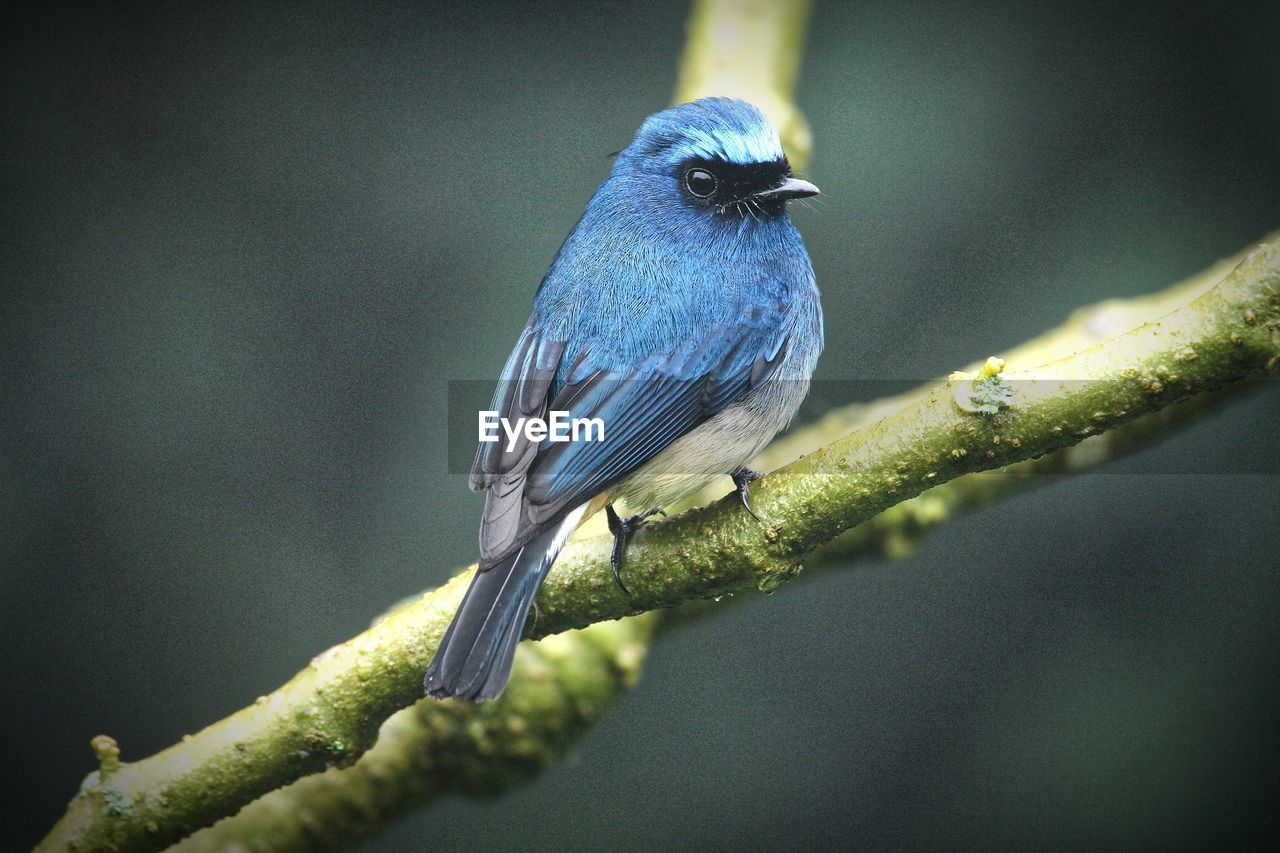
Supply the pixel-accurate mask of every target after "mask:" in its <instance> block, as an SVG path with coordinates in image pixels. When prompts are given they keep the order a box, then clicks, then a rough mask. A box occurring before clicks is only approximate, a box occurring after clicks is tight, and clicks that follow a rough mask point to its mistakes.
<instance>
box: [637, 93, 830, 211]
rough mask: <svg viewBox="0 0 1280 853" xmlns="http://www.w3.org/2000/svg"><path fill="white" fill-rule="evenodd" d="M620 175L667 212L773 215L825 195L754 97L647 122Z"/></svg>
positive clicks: (709, 102) (695, 106)
mask: <svg viewBox="0 0 1280 853" xmlns="http://www.w3.org/2000/svg"><path fill="white" fill-rule="evenodd" d="M613 178H614V179H621V180H622V181H624V182H626V183H629V184H632V183H634V184H638V185H640V186H643V188H644V196H645V197H646V198H648V199H649V200H651V201H652V202H654V203H656V204H659V205H661V206H662V207H663V208H664V209H665V210H666V211H684V212H686V213H690V214H693V215H695V216H699V217H711V218H717V219H726V220H731V221H732V222H733V223H735V224H736V223H737V222H739V221H741V220H745V219H751V220H753V221H762V220H768V219H771V218H774V217H777V216H779V215H781V214H782V213H783V211H784V210H785V206H786V202H787V200H788V199H794V198H807V197H809V196H815V195H817V194H818V188H817V187H815V186H814V185H813V184H811V183H809V182H808V181H804V180H801V179H799V178H797V177H795V176H794V175H793V174H792V172H791V165H790V164H789V163H788V162H787V157H786V155H785V154H784V153H783V151H782V141H781V140H780V139H779V137H778V130H777V128H776V127H774V126H773V122H771V121H769V119H768V118H767V117H766V116H765V115H764V113H762V112H760V110H758V109H757V108H756V107H754V106H752V105H751V104H749V103H747V102H746V101H739V100H735V99H733V98H703V99H701V100H698V101H693V102H692V103H688V104H681V105H679V106H676V107H672V108H670V109H667V110H663V111H662V112H660V113H655V114H653V115H651V116H649V118H648V119H646V120H645V122H644V124H643V125H641V126H640V130H639V131H638V132H637V133H636V138H635V140H634V141H633V142H632V143H631V144H630V145H629V146H627V148H626V149H625V150H624V151H622V152H621V153H620V154H619V156H618V162H617V163H616V164H615V166H614V170H613Z"/></svg>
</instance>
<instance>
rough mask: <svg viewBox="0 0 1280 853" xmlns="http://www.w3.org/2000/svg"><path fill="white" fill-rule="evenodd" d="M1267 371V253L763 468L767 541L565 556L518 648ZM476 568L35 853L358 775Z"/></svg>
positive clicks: (708, 593) (650, 532) (697, 537)
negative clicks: (1061, 346) (623, 557)
mask: <svg viewBox="0 0 1280 853" xmlns="http://www.w3.org/2000/svg"><path fill="white" fill-rule="evenodd" d="M1278 361H1280V245H1278V244H1270V245H1267V246H1264V247H1263V248H1261V249H1259V250H1257V251H1255V252H1254V253H1253V254H1251V255H1250V256H1249V257H1248V258H1246V259H1245V261H1244V262H1243V263H1241V265H1240V266H1239V267H1238V268H1236V269H1235V270H1234V271H1233V272H1232V273H1231V274H1230V275H1228V276H1227V277H1226V279H1224V280H1223V281H1222V282H1221V283H1220V284H1218V285H1217V286H1216V287H1214V288H1212V289H1211V290H1209V291H1208V292H1206V293H1205V294H1204V295H1202V296H1200V297H1199V298H1197V299H1195V300H1194V301H1192V302H1190V303H1189V304H1187V305H1185V306H1183V307H1182V308H1179V309H1177V310H1176V311H1174V312H1172V313H1171V314H1168V315H1166V316H1165V317H1163V318H1162V319H1159V320H1156V321H1153V322H1151V323H1147V324H1146V325H1143V326H1141V327H1139V328H1137V329H1134V330H1132V331H1130V332H1128V333H1126V334H1123V335H1121V336H1119V337H1116V338H1113V339H1110V340H1107V341H1104V342H1103V343H1101V344H1098V345H1095V346H1093V347H1091V348H1087V349H1085V350H1083V351H1081V352H1079V353H1076V354H1074V355H1070V356H1067V357H1066V358H1062V359H1059V360H1056V361H1053V362H1051V363H1049V364H1047V365H1044V366H1042V367H1039V368H1020V369H1018V370H1008V371H1004V370H1000V369H998V367H996V366H995V365H994V364H993V365H992V366H991V367H990V368H989V369H988V370H987V371H986V372H985V373H979V374H976V375H973V376H965V377H963V378H952V379H949V380H947V381H946V382H943V383H940V384H938V385H935V386H934V387H932V388H931V389H930V390H929V391H928V392H927V393H926V394H924V395H923V396H922V397H921V398H920V399H919V400H917V401H916V402H915V403H913V404H911V405H909V406H907V407H906V408H904V409H901V410H900V411H897V412H895V413H893V414H890V415H888V416H887V417H884V418H883V419H881V420H878V421H877V422H875V423H874V424H872V425H870V426H868V427H866V428H864V429H861V430H858V431H855V432H853V433H850V434H848V435H846V436H844V437H842V438H839V439H837V440H836V441H834V442H832V443H830V444H828V445H827V446H825V447H823V448H821V449H819V450H818V451H816V452H815V453H812V454H810V455H808V456H806V457H804V458H802V459H800V460H798V461H796V462H794V463H792V464H791V465H789V466H787V467H785V468H783V469H781V470H779V471H776V472H774V473H773V474H770V475H769V476H767V477H765V478H764V479H762V480H760V481H759V482H758V483H757V484H756V486H755V490H754V491H753V501H754V505H755V508H756V511H757V512H758V513H759V514H760V515H761V517H762V518H764V519H766V520H769V522H770V523H769V525H768V526H767V527H765V528H763V529H762V528H761V527H760V526H759V525H757V524H756V523H755V522H754V521H753V520H751V518H750V516H748V515H746V514H745V513H743V512H742V511H741V507H740V506H739V505H738V504H737V503H736V502H735V501H734V500H731V499H727V498H726V499H723V500H720V501H718V502H716V503H715V504H712V505H710V506H706V507H701V508H698V509H694V510H691V511H689V512H686V513H684V514H682V515H680V516H677V517H674V518H671V519H667V520H664V521H661V522H658V523H654V524H652V525H651V526H647V527H646V528H642V529H641V531H640V532H639V533H638V534H637V535H636V537H635V539H634V540H633V542H632V545H631V550H630V551H629V552H628V557H629V564H630V568H629V570H628V584H629V586H630V588H631V590H632V594H631V596H630V597H628V596H626V595H624V594H622V593H621V592H620V591H619V590H617V588H616V587H614V585H613V583H612V579H611V575H610V569H609V559H608V555H609V542H608V540H607V539H606V538H594V539H589V540H586V541H580V542H577V543H574V544H571V545H570V547H568V548H566V549H565V551H564V553H563V554H562V556H561V558H560V560H558V561H557V565H556V569H555V571H553V572H552V573H551V575H550V576H549V577H548V579H547V581H546V584H545V585H544V587H543V591H542V593H541V594H540V595H539V598H538V618H537V620H536V622H535V623H534V624H533V625H532V626H531V629H530V630H529V632H528V633H529V636H545V635H548V634H552V633H556V632H558V631H563V630H566V629H568V628H578V627H583V626H586V625H589V624H591V623H593V622H601V621H604V620H610V619H617V618H619V617H622V616H627V615H632V614H636V613H640V612H643V611H647V610H653V609H657V608H663V607H670V606H674V605H677V604H681V603H683V602H687V601H693V600H697V599H705V598H713V597H716V596H721V595H724V594H727V593H735V592H741V591H744V590H752V589H759V590H762V591H771V590H772V589H774V588H776V587H777V586H778V584H780V583H781V582H783V581H784V580H786V579H788V578H791V577H793V576H794V575H795V574H797V573H798V572H799V571H800V569H801V561H802V560H803V559H804V558H805V557H806V556H807V555H808V554H810V553H811V552H812V551H814V550H815V549H816V548H818V547H820V546H822V545H824V544H826V543H829V542H831V541H832V540H834V539H835V538H836V537H837V536H838V535H839V534H840V533H842V532H843V531H845V530H848V529H850V528H853V527H855V526H856V525H858V524H860V523H862V522H865V521H867V520H869V519H871V518H872V517H874V516H875V515H877V514H878V513H880V512H882V511H883V510H885V509H888V508H889V507H892V506H894V505H895V504H898V503H901V502H902V501H904V500H907V499H909V498H912V497H914V496H915V495H918V494H919V493H921V492H922V491H924V490H925V489H926V488H929V487H931V486H936V485H940V484H942V483H945V482H947V481H949V480H953V479H955V478H957V477H959V476H961V475H963V474H966V473H972V472H977V471H984V470H990V469H996V468H999V467H1002V466H1007V465H1010V464H1013V463H1017V462H1021V461H1024V460H1031V459H1035V458H1038V457H1040V456H1042V455H1044V454H1046V453H1049V452H1051V451H1053V450H1056V449H1058V448H1062V447H1067V446H1070V445H1073V444H1076V443H1078V442H1080V441H1081V440H1083V439H1085V438H1087V437H1089V436H1094V435H1098V434H1101V433H1103V432H1106V431H1108V430H1111V429H1113V428H1115V427H1118V426H1121V425H1123V424H1125V423H1127V422H1129V421H1131V420H1134V419H1135V418H1137V417H1139V416H1141V415H1144V414H1149V413H1153V412H1157V411H1160V410H1162V409H1164V408H1166V407H1168V406H1170V405H1172V404H1175V403H1177V402H1179V401H1182V400H1187V399H1190V398H1192V397H1194V396H1196V395H1198V394H1202V393H1204V392H1206V391H1210V390H1212V389H1215V388H1218V387H1220V386H1222V385H1225V384H1227V383H1230V382H1234V381H1237V380H1240V379H1244V378H1247V377H1250V376H1256V375H1262V374H1264V373H1270V372H1275V369H1276V366H1277V362H1278ZM470 572H471V570H467V571H466V572H463V573H462V574H460V575H459V576H458V577H456V578H454V579H453V580H451V581H450V582H448V583H447V584H445V585H444V586H442V587H440V588H439V589H437V590H435V591H432V592H428V593H426V594H424V595H423V596H422V597H421V599H419V600H418V601H416V602H415V603H413V604H412V605H409V606H407V607H405V608H403V609H402V610H400V611H398V612H396V613H393V614H392V615H390V616H389V617H387V618H386V619H385V620H384V621H382V622H380V623H379V624H377V625H376V626H374V627H373V628H371V629H369V630H368V631H366V632H365V633H363V634H361V635H360V636H358V637H356V638H354V639H353V640H350V641H348V642H347V643H344V644H342V645H340V646H336V647H334V648H333V649H330V650H329V651H328V652H325V653H324V654H322V655H321V656H319V657H318V658H316V659H315V660H314V661H312V663H311V664H310V665H309V666H308V667H307V668H306V669H305V670H303V671H302V672H301V673H299V674H298V675H297V676H295V677H294V679H292V680H291V681H290V682H289V683H288V684H286V685H285V686H284V687H282V688H280V689H279V690H277V691H276V692H275V693H273V694H271V696H269V697H264V698H262V699H260V700H259V701H258V702H257V703H255V704H254V705H253V706H251V707H249V708H246V709H244V710H242V711H240V712H238V713H237V714H235V715H233V716H231V717H229V718H227V719H226V720H224V721H222V722H220V723H216V724H214V725H212V726H210V727H209V728H207V729H205V730H204V731H202V732H200V733H199V734H197V735H195V736H193V737H191V738H190V739H188V740H185V741H184V742H183V743H180V744H177V745H175V746H173V747H170V748H169V749H167V750H165V751H164V752H161V753H159V754H158V755H156V756H153V757H151V758H149V759H145V760H143V761H140V762H137V763H134V764H123V763H122V764H120V765H119V766H118V767H116V768H114V769H111V770H108V771H103V772H100V773H99V774H97V775H96V776H94V775H91V777H90V779H89V780H86V785H85V787H84V789H83V790H82V793H81V795H80V796H79V797H78V798H77V799H76V800H73V801H72V804H71V807H70V808H69V810H68V814H67V815H66V816H65V817H64V818H63V820H62V821H61V822H59V824H58V825H57V826H56V827H55V828H54V832H53V833H52V834H51V835H50V837H49V838H48V839H46V842H45V845H46V847H47V848H48V849H63V848H67V847H69V846H71V844H70V842H72V841H76V842H79V845H80V849H85V848H97V847H102V846H108V845H111V844H114V845H117V846H118V847H119V848H120V849H155V848H157V847H161V846H163V845H165V844H167V843H171V842H173V841H175V840H177V839H178V838H180V837H182V836H183V835H185V834H188V833H190V832H192V831H194V830H195V829H197V828H199V827H200V826H204V825H208V824H209V823H212V822H213V821H214V820H216V819H217V818H218V817H221V816H224V815H227V814H231V813H233V812H234V811H235V810H236V809H238V808H239V807H241V806H243V805H244V804H245V803H247V802H249V801H251V800H252V799H254V798H256V797H257V796H260V795H261V794H264V793H266V792H267V791H270V790H273V789H275V788H278V787H280V786H281V785H283V784H285V783H287V782H289V781H292V780H293V779H296V778H299V777H301V776H303V775H306V774H308V773H314V772H317V771H319V770H322V769H324V768H325V767H328V766H335V765H336V766H345V765H348V764H350V763H352V762H353V761H354V760H355V758H356V757H357V756H358V755H360V754H361V753H363V752H364V751H365V750H367V749H368V748H369V746H370V745H371V744H372V742H373V740H374V738H375V736H376V734H377V729H378V726H379V724H380V723H381V722H382V721H383V720H385V719H386V718H387V717H388V716H390V715H391V713H392V712H394V711H396V710H398V709H399V708H402V707H405V706H407V705H410V704H412V703H413V702H415V701H416V700H417V699H418V698H419V695H420V690H421V687H420V681H421V673H422V671H423V670H424V668H425V667H426V664H427V662H428V660H429V659H430V656H431V654H432V653H433V651H434V649H435V646H436V644H437V643H438V641H439V639H440V636H441V635H442V634H443V632H444V629H445V627H446V626H447V624H448V621H449V619H450V617H451V616H452V612H453V609H454V607H455V606H456V605H457V602H458V600H459V598H460V597H461V594H462V592H463V590H464V589H465V586H466V584H467V582H468V580H469V577H470ZM624 624H625V623H624ZM442 704H446V705H447V704H448V703H442ZM439 713H442V714H445V715H448V714H454V713H462V712H459V711H457V710H456V709H452V710H441V711H440V712H439ZM494 713H498V711H497V710H496V709H495V711H494ZM113 761H114V759H113Z"/></svg>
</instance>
